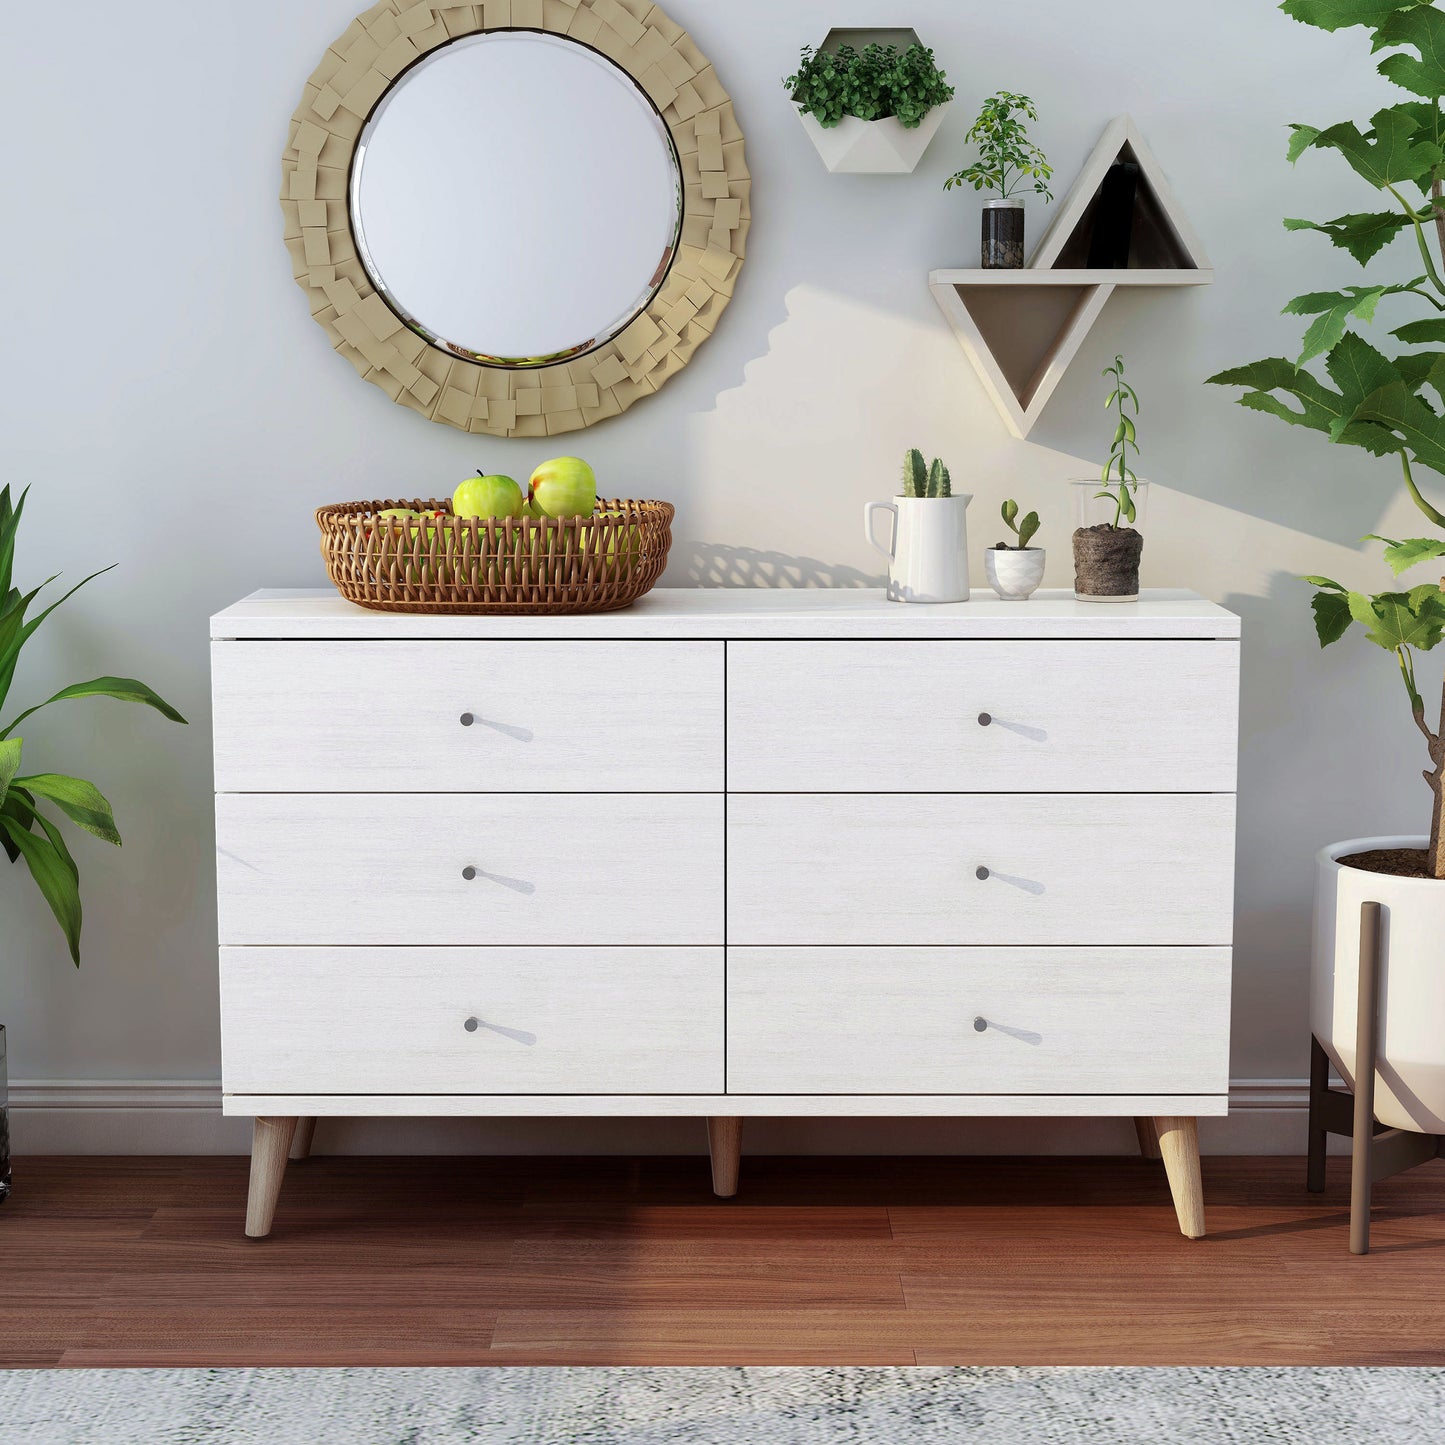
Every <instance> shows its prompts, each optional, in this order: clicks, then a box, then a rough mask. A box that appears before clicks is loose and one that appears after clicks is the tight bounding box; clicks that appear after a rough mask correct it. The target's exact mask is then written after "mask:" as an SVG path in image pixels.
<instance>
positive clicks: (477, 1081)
mask: <svg viewBox="0 0 1445 1445" xmlns="http://www.w3.org/2000/svg"><path fill="white" fill-rule="evenodd" d="M469 1021H470V1022H471V1023H472V1027H471V1028H468V1026H467V1025H468V1022H469ZM221 1024H222V1031H223V1038H224V1058H223V1066H222V1072H223V1085H224V1088H225V1089H226V1091H227V1092H228V1093H308V1094H379V1093H382V1094H471V1093H474V1094H547V1093H560V1094H629V1093H638V1094H646V1093H678V1094H682V1093H718V1092H720V1091H721V1090H722V1087H723V958H722V950H721V949H720V948H694V949H674V948H634V949H628V948H599V949H576V948H563V949H553V948H517V949H492V948H348V949H324V948H224V949H222V950H221ZM422 1112H424V1110H422Z"/></svg>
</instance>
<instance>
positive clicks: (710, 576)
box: [685, 542, 884, 588]
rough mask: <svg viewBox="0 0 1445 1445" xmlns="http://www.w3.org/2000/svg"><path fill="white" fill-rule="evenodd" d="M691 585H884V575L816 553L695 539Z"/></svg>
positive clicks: (690, 564)
mask: <svg viewBox="0 0 1445 1445" xmlns="http://www.w3.org/2000/svg"><path fill="white" fill-rule="evenodd" d="M686 567H687V571H686V574H685V575H686V577H687V586H689V587H852V588H858V587H881V586H883V582H884V579H883V577H882V576H881V575H871V574H869V573H867V572H860V571H859V570H858V569H857V568H856V567H845V566H843V565H842V564H841V563H836V562H820V561H818V559H817V558H816V557H792V556H789V555H788V553H786V552H761V551H759V550H758V549H757V548H756V547H724V546H722V545H720V544H718V543H714V542H695V543H693V544H692V547H691V549H690V550H689V552H688V555H687V563H686Z"/></svg>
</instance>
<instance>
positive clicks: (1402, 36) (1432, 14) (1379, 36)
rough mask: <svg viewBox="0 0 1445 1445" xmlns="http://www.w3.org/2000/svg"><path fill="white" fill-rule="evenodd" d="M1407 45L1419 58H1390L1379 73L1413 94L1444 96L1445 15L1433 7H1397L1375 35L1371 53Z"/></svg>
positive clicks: (1384, 61)
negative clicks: (1406, 8)
mask: <svg viewBox="0 0 1445 1445" xmlns="http://www.w3.org/2000/svg"><path fill="white" fill-rule="evenodd" d="M1397 46H1400V47H1403V46H1408V47H1411V48H1412V49H1414V50H1415V51H1416V52H1417V55H1418V58H1415V57H1412V56H1409V55H1399V54H1396V55H1390V56H1387V57H1386V58H1385V59H1384V60H1382V61H1381V62H1380V67H1379V69H1380V74H1381V75H1383V76H1384V77H1385V79H1386V80H1391V81H1393V82H1394V83H1395V84H1396V85H1398V86H1399V87H1400V88H1401V89H1402V90H1408V91H1409V92H1410V93H1411V94H1412V95H1420V96H1423V97H1424V98H1425V99H1426V100H1434V99H1435V98H1436V97H1437V96H1440V95H1445V14H1442V13H1441V12H1440V11H1439V10H1436V9H1435V8H1434V7H1433V6H1432V5H1428V4H1427V5H1415V6H1412V7H1411V8H1410V9H1408V10H1405V9H1401V8H1398V7H1397V9H1396V11H1395V13H1394V14H1392V15H1389V16H1387V17H1386V18H1385V20H1384V22H1383V24H1381V25H1380V27H1379V29H1378V30H1377V31H1376V32H1375V40H1374V44H1373V45H1372V46H1371V47H1370V48H1371V49H1372V50H1388V49H1392V48H1394V47H1397Z"/></svg>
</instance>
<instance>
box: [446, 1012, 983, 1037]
mask: <svg viewBox="0 0 1445 1445" xmlns="http://www.w3.org/2000/svg"><path fill="white" fill-rule="evenodd" d="M474 1022H475V1020H470V1021H469V1022H468V1023H467V1027H468V1028H471V1026H472V1024H473V1023H474ZM987 1027H988V1020H987V1019H986V1018H984V1016H983V1015H982V1014H980V1015H979V1016H978V1017H977V1018H976V1019H974V1021H973V1031H974V1033H976V1034H981V1033H982V1032H983V1031H984V1030H985V1029H986V1028H987Z"/></svg>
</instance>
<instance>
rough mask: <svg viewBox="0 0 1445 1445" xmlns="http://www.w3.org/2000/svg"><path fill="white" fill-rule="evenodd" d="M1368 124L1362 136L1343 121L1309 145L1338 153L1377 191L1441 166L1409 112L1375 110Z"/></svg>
mask: <svg viewBox="0 0 1445 1445" xmlns="http://www.w3.org/2000/svg"><path fill="white" fill-rule="evenodd" d="M1400 58H1406V57H1400ZM1388 63H1389V62H1388V61H1387V62H1385V64H1388ZM1382 68H1383V67H1382ZM1391 78H1392V79H1393V77H1391ZM1397 83H1398V82H1397ZM1441 90H1445V85H1442V87H1441ZM1435 93H1436V94H1439V93H1440V91H1436V92H1435ZM1370 125H1371V129H1370V130H1368V131H1365V132H1363V133H1362V132H1361V131H1360V128H1359V127H1358V126H1357V125H1356V124H1355V123H1354V121H1350V120H1347V121H1342V122H1341V123H1340V124H1339V125H1332V126H1330V127H1329V128H1328V129H1327V130H1322V131H1320V133H1319V134H1318V135H1317V136H1315V138H1314V139H1313V140H1312V141H1311V142H1310V143H1309V145H1310V147H1312V148H1314V149H1316V150H1336V151H1339V153H1340V154H1341V155H1342V156H1344V158H1345V159H1346V160H1347V161H1348V162H1349V163H1350V165H1351V167H1352V168H1353V169H1354V171H1355V173H1356V174H1357V175H1359V176H1362V177H1363V178H1364V179H1365V180H1367V181H1368V182H1369V183H1370V184H1371V185H1372V186H1373V187H1374V188H1375V189H1376V190H1384V188H1385V187H1386V186H1391V185H1398V184H1399V183H1400V182H1401V181H1413V180H1416V179H1417V178H1418V177H1420V176H1423V175H1426V174H1428V173H1429V172H1430V171H1431V170H1432V169H1433V168H1434V167H1435V166H1437V165H1439V164H1440V160H1441V150H1440V147H1439V146H1438V145H1436V144H1434V142H1432V141H1427V140H1421V139H1420V138H1419V131H1418V128H1417V126H1416V122H1415V119H1414V117H1413V116H1412V115H1410V114H1409V113H1408V112H1406V111H1402V110H1398V109H1395V108H1393V107H1391V108H1387V109H1385V110H1378V111H1376V112H1375V114H1374V115H1372V116H1371V117H1370ZM1301 149H1302V150H1303V149H1305V147H1301Z"/></svg>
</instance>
